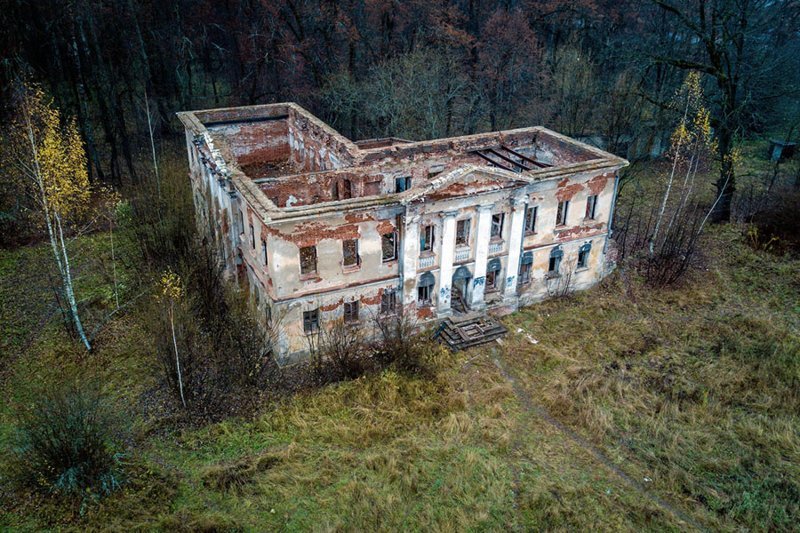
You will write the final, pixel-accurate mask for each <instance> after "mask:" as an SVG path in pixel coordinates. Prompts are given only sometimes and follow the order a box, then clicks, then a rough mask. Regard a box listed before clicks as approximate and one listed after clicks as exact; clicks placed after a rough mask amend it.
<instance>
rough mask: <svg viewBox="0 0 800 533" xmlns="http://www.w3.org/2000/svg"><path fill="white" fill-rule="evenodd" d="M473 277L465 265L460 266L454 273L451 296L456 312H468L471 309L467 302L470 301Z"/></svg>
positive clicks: (451, 304) (451, 302)
mask: <svg viewBox="0 0 800 533" xmlns="http://www.w3.org/2000/svg"><path fill="white" fill-rule="evenodd" d="M471 279H472V273H471V272H470V271H469V269H468V268H467V267H465V266H460V267H458V268H457V269H456V271H455V272H454V273H453V284H452V287H453V289H452V295H451V297H450V308H451V309H452V310H453V311H455V312H456V313H466V312H467V311H468V310H469V307H468V304H467V302H468V301H469V295H468V294H467V291H469V286H470V283H469V280H471Z"/></svg>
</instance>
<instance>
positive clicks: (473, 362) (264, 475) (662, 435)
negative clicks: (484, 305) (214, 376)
mask: <svg viewBox="0 0 800 533" xmlns="http://www.w3.org/2000/svg"><path fill="white" fill-rule="evenodd" d="M48 252H49V251H48V250H47V248H46V247H44V246H38V247H28V248H22V249H19V250H15V251H2V252H0V317H2V325H1V326H0V327H2V332H3V340H2V343H3V344H2V358H3V360H2V366H0V368H2V372H0V389H1V390H2V393H3V395H4V398H5V399H6V401H5V402H3V403H2V406H0V472H2V471H3V468H2V461H3V460H4V459H3V458H4V457H7V454H8V452H9V449H8V448H9V445H10V442H11V436H12V432H13V420H12V416H11V410H12V406H13V405H14V404H15V403H18V402H26V401H28V400H30V398H31V396H30V395H31V394H32V392H31V391H34V390H36V386H41V385H45V386H46V385H47V384H48V383H55V382H57V381H58V380H62V379H72V378H76V377H77V378H80V379H95V380H99V381H100V382H101V383H102V384H103V388H104V390H105V391H106V392H107V393H108V394H109V395H110V396H111V398H112V399H113V400H114V401H115V405H117V406H118V409H119V412H120V417H121V418H123V419H125V420H127V421H129V422H130V426H131V428H130V434H129V435H128V436H127V437H126V442H127V446H128V456H127V457H126V462H127V469H126V471H127V482H126V484H125V485H124V488H123V489H122V490H121V491H120V492H118V493H116V494H114V495H112V496H111V497H109V498H106V499H104V500H101V501H100V502H98V503H94V504H91V505H89V506H88V507H87V508H85V509H84V510H83V513H81V509H80V508H79V506H76V505H75V504H74V503H72V502H67V501H56V500H53V499H51V498H47V497H44V496H37V495H32V494H28V493H26V492H24V491H20V490H19V489H17V488H15V487H14V486H13V484H12V483H11V482H10V480H7V479H4V478H2V477H1V476H2V474H0V529H8V530H28V531H38V530H43V529H59V530H62V529H66V530H81V531H84V530H90V531H91V530H107V529H113V530H123V529H125V530H142V529H145V530H151V529H156V530H159V529H160V530H169V531H173V530H212V529H216V530H247V531H260V530H288V531H299V530H317V531H320V530H324V531H330V530H344V529H347V530H375V529H383V530H389V529H391V530H398V529H402V530H434V531H436V530H447V531H452V530H497V531H506V530H508V529H510V528H516V529H522V530H539V529H568V530H591V529H595V530H619V529H625V530H637V531H638V530H658V531H661V530H685V529H687V525H686V524H685V523H683V522H681V521H680V519H679V518H678V517H676V516H675V515H674V514H672V513H671V512H669V511H668V510H665V509H664V508H662V507H661V506H660V505H658V504H657V503H654V502H653V500H652V499H651V498H649V497H648V494H655V495H657V496H659V497H661V498H664V499H665V500H667V501H668V502H669V503H670V504H671V505H672V506H674V507H675V508H677V509H679V510H681V511H682V512H684V513H687V514H689V515H691V516H692V517H693V519H694V520H696V521H698V522H700V523H702V524H704V525H705V526H707V527H709V528H712V529H727V530H731V529H739V528H750V529H756V530H764V529H776V530H781V529H784V530H786V529H791V528H792V527H793V526H794V524H795V523H796V522H797V521H798V517H799V515H798V508H797V502H798V501H800V495H799V494H798V487H799V486H800V466H798V465H800V423H798V413H800V353H799V350H800V339H799V338H798V332H800V303H798V302H800V298H799V297H798V295H799V294H800V261H798V260H797V259H792V258H790V257H775V256H772V255H769V254H766V253H762V252H755V251H753V250H751V249H750V248H748V247H747V246H746V245H744V244H743V239H742V237H741V232H740V231H739V230H737V229H735V228H733V227H728V228H714V229H713V230H712V231H711V232H710V234H709V237H708V239H707V241H706V243H705V246H704V254H705V255H706V260H705V262H706V264H707V265H708V269H707V270H704V271H701V272H697V273H694V274H693V275H692V277H691V279H690V280H688V281H687V283H685V284H684V285H683V286H680V287H677V288H672V289H664V290H658V291H653V290H649V289H647V288H645V287H644V286H642V284H641V283H640V282H639V281H638V280H637V279H635V277H633V275H632V274H631V273H629V272H626V273H617V274H615V275H614V276H612V277H611V278H609V279H608V280H607V281H605V282H604V283H603V284H601V285H600V286H599V287H597V288H595V289H593V290H591V291H587V292H585V293H581V294H578V295H576V296H574V297H572V298H569V299H561V300H555V301H549V302H544V303H542V304H539V305H536V306H534V307H531V308H528V309H524V310H521V311H520V312H518V313H515V314H513V315H510V316H509V317H507V318H505V319H504V320H505V321H506V323H507V325H508V326H509V331H510V333H509V335H507V336H506V338H505V339H504V344H503V345H490V346H486V347H482V348H477V349H474V350H471V351H469V352H467V353H460V354H456V355H453V356H448V357H445V358H443V359H442V362H441V364H440V368H439V370H438V373H437V375H436V377H435V378H434V379H430V380H427V379H421V378H412V377H407V376H403V375H400V374H398V373H395V372H392V371H386V372H384V373H382V374H379V375H375V376H369V377H365V378H361V379H359V380H356V381H353V382H347V383H342V384H339V385H334V386H329V387H325V388H323V389H320V390H317V391H309V392H306V393H302V394H298V395H296V396H294V397H291V398H286V399H285V400H283V401H282V402H280V403H279V404H271V405H264V406H263V408H262V409H261V410H260V411H259V412H258V413H257V414H256V415H254V416H253V417H252V418H249V419H230V420H226V421H224V422H220V423H217V424H211V425H207V426H205V427H195V428H182V429H180V428H176V427H175V426H174V424H173V420H172V419H171V418H170V417H169V415H166V414H165V413H168V412H169V410H164V409H162V408H161V407H162V403H163V402H167V401H170V399H169V398H168V397H167V396H165V395H164V394H163V393H160V392H159V388H158V384H159V369H158V366H157V362H156V358H155V356H154V354H153V343H152V339H151V338H150V337H149V335H150V334H149V332H148V331H146V330H145V329H144V328H143V326H142V325H143V324H145V323H147V322H146V321H145V320H143V318H142V317H141V316H140V315H139V313H141V312H142V311H140V310H139V308H138V307H136V306H135V305H134V306H131V308H130V309H129V310H128V311H127V312H126V313H121V314H120V315H118V316H116V317H115V318H114V319H113V320H111V321H110V322H108V324H107V325H106V326H105V327H104V328H103V329H102V332H101V334H100V335H99V336H98V338H97V340H96V348H97V349H96V351H95V352H94V353H92V354H91V355H86V354H83V353H82V352H81V351H80V349H79V346H77V344H76V343H75V342H74V341H72V340H70V339H69V338H68V337H67V335H66V334H65V333H64V331H63V327H62V326H60V324H59V322H58V320H59V319H58V316H57V315H53V312H52V311H53V306H52V303H51V302H52V296H51V294H50V293H49V292H48V289H47V277H46V276H44V275H43V274H44V272H45V269H46V267H45V265H46V262H47V261H48V260H49V256H48ZM75 261H76V270H77V271H78V272H79V276H78V295H79V298H87V297H88V300H87V301H86V304H85V305H87V306H89V310H88V316H89V317H90V319H89V320H90V321H92V320H96V319H97V317H99V316H101V315H102V314H103V312H104V311H107V310H108V309H109V308H110V301H111V294H112V293H111V291H110V287H111V284H110V278H109V277H108V275H107V272H108V265H109V249H108V246H107V242H106V240H104V239H103V238H102V236H97V237H93V238H91V239H82V240H81V241H80V242H79V243H78V244H77V247H76V252H75ZM98 265H100V266H101V267H102V268H98ZM133 275H135V272H133V271H122V272H120V279H121V280H123V281H125V280H127V279H131V278H130V277H129V276H133ZM125 294H126V295H125V298H131V297H132V296H133V295H131V294H129V293H125ZM518 328H519V329H521V330H522V331H521V332H517V330H518ZM528 335H530V338H534V339H536V340H537V341H538V343H536V344H533V343H532V342H531V341H530V340H529V337H528ZM494 357H498V358H500V359H501V360H502V361H503V362H504V363H505V364H506V365H507V366H508V367H509V369H510V370H511V371H512V373H513V374H514V375H515V376H516V377H517V379H516V382H517V384H518V385H519V387H521V389H522V390H523V392H524V396H525V399H521V398H520V397H518V395H517V394H516V393H515V390H514V389H513V388H512V386H511V384H510V383H509V382H508V381H507V380H506V379H505V378H504V377H503V375H502V374H501V373H500V372H499V371H498V369H497V367H496V366H495V364H494V363H493V358H494ZM517 392H519V391H517ZM531 403H532V404H533V406H534V407H537V406H542V407H544V408H546V410H547V411H548V412H549V413H550V414H551V415H552V416H553V417H554V418H555V419H556V420H558V421H559V422H561V423H563V424H565V425H567V426H568V427H569V428H572V429H573V430H574V431H576V432H577V433H578V434H580V435H582V436H583V437H584V438H585V439H586V440H588V441H589V442H591V443H592V444H593V445H594V446H596V447H598V448H599V449H600V450H601V451H602V452H603V453H604V454H605V456H607V457H608V458H609V459H610V460H611V461H612V462H613V463H614V464H615V465H617V466H618V467H619V468H621V469H622V470H623V471H624V472H625V473H627V474H628V475H629V476H631V477H632V478H633V479H634V480H636V481H637V482H639V483H641V484H642V485H643V486H644V487H645V491H646V493H648V494H643V493H642V492H640V491H639V490H637V489H636V488H634V487H632V486H631V485H630V484H629V483H627V482H626V481H624V480H623V479H622V478H621V477H620V476H618V475H617V473H615V472H614V471H612V470H611V469H609V468H608V467H607V466H606V465H604V464H603V463H602V462H600V461H598V459H597V457H596V456H595V455H593V453H591V451H589V450H587V449H586V448H585V447H584V446H582V445H580V444H579V443H576V441H575V440H574V439H572V438H570V437H569V436H568V435H567V434H565V433H564V432H563V431H561V430H560V429H558V428H557V427H556V426H554V425H553V424H551V423H550V422H549V421H548V420H547V418H546V417H542V416H540V414H539V412H538V411H537V410H536V409H535V408H531ZM645 478H647V479H649V480H651V481H645Z"/></svg>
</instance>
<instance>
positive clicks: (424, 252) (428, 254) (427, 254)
mask: <svg viewBox="0 0 800 533" xmlns="http://www.w3.org/2000/svg"><path fill="white" fill-rule="evenodd" d="M435 255H436V252H434V251H433V250H422V251H421V252H420V253H419V256H420V257H433V256H435Z"/></svg>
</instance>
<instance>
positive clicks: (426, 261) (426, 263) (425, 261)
mask: <svg viewBox="0 0 800 533" xmlns="http://www.w3.org/2000/svg"><path fill="white" fill-rule="evenodd" d="M435 259H436V256H433V255H427V256H425V257H420V258H419V268H428V267H432V266H433V263H434V260H435Z"/></svg>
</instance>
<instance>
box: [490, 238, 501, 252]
mask: <svg viewBox="0 0 800 533" xmlns="http://www.w3.org/2000/svg"><path fill="white" fill-rule="evenodd" d="M502 251H503V242H502V241H501V242H490V243H489V253H490V254H499V253H500V252H502Z"/></svg>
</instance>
